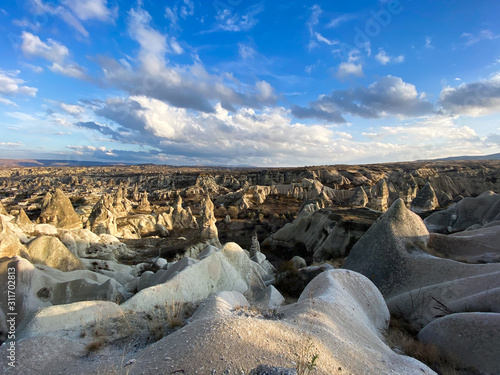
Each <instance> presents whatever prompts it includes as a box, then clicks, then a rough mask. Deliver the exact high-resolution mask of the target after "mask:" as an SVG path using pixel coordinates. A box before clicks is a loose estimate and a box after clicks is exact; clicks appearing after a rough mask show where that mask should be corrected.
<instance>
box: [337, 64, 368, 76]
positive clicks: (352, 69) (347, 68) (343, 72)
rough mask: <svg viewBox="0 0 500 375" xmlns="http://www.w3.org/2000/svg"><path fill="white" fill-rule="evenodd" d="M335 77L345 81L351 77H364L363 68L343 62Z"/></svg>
mask: <svg viewBox="0 0 500 375" xmlns="http://www.w3.org/2000/svg"><path fill="white" fill-rule="evenodd" d="M335 76H336V77H337V78H338V79H340V80H345V79H346V78H349V77H350V76H353V77H364V73H363V66H362V65H361V64H355V63H352V62H343V63H341V64H340V65H339V66H338V68H337V73H335Z"/></svg>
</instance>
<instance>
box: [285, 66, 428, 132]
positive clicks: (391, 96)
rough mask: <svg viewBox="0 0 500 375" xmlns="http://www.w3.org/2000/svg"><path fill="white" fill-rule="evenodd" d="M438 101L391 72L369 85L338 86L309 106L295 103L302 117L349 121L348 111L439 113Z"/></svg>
mask: <svg viewBox="0 0 500 375" xmlns="http://www.w3.org/2000/svg"><path fill="white" fill-rule="evenodd" d="M435 112H436V109H435V108H434V105H433V104H432V103H430V102H428V101H426V100H425V95H423V93H418V92H417V89H416V87H415V86H414V85H412V84H410V83H406V82H404V81H403V80H402V79H401V78H399V77H394V76H391V75H388V76H386V77H382V78H380V79H379V80H378V81H376V82H373V83H372V84H370V85H368V86H367V87H363V86H360V87H357V88H355V89H350V90H336V91H334V92H333V93H331V94H330V95H320V96H319V97H318V99H317V100H316V101H314V102H311V103H309V106H308V107H306V108H303V107H293V109H292V114H293V115H294V116H296V117H298V118H318V119H324V120H327V121H330V122H336V123H345V122H346V120H345V118H344V117H343V115H345V114H351V115H354V116H358V117H363V118H381V117H388V116H391V115H392V116H399V117H413V116H422V115H427V114H431V113H435Z"/></svg>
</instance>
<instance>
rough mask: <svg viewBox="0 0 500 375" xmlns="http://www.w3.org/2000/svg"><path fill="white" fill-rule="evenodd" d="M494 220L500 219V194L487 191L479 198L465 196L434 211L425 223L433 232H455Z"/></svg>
mask: <svg viewBox="0 0 500 375" xmlns="http://www.w3.org/2000/svg"><path fill="white" fill-rule="evenodd" d="M494 221H500V195H498V194H496V193H494V192H492V191H485V192H484V193H482V194H481V195H479V196H478V197H477V198H470V197H468V198H464V199H462V200H461V201H460V202H458V203H456V204H455V205H452V206H451V207H450V208H448V209H446V210H444V211H439V212H435V213H433V214H432V215H430V216H428V217H427V218H426V219H425V225H426V226H427V228H428V229H429V231H431V232H435V233H455V232H461V231H463V230H465V229H467V228H470V227H472V226H475V228H476V229H477V226H479V227H480V226H482V225H485V224H488V223H491V222H494Z"/></svg>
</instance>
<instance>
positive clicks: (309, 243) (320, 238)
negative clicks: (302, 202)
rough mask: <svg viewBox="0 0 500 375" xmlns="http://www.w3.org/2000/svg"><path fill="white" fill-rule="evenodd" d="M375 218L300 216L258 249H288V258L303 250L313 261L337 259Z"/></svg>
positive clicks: (362, 214) (328, 213)
mask: <svg viewBox="0 0 500 375" xmlns="http://www.w3.org/2000/svg"><path fill="white" fill-rule="evenodd" d="M377 217H378V215H377V214H376V213H374V212H372V211H369V210H363V211H355V210H335V211H333V210H331V209H321V210H318V211H315V212H313V213H301V214H300V215H299V217H298V218H297V219H296V220H294V221H293V223H289V224H286V225H285V226H284V227H283V228H281V229H280V230H278V231H277V232H276V233H273V234H272V235H271V236H269V237H268V238H266V239H265V240H264V242H263V243H262V245H263V246H268V247H270V248H272V249H275V251H278V250H279V249H280V248H281V249H289V250H288V252H289V253H290V254H294V253H296V251H297V249H298V248H300V247H305V250H306V253H309V254H310V256H312V257H313V258H314V259H315V260H327V259H335V258H341V257H345V256H346V255H347V254H348V252H349V250H350V249H351V247H352V245H353V244H354V243H355V242H356V241H357V240H358V239H360V238H361V236H363V234H364V233H365V232H366V231H367V230H368V228H369V227H370V225H371V224H373V222H375V220H376V219H377ZM301 255H302V256H305V255H306V254H301ZM292 256H293V255H292ZM290 257H291V256H290Z"/></svg>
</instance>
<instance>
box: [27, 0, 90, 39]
mask: <svg viewBox="0 0 500 375" xmlns="http://www.w3.org/2000/svg"><path fill="white" fill-rule="evenodd" d="M30 2H31V4H30V5H31V6H30V10H31V11H32V12H33V13H35V14H42V15H43V14H49V15H52V16H56V17H59V18H61V19H62V20H63V21H64V22H66V23H67V24H68V25H70V26H71V27H73V28H74V29H75V30H76V31H78V32H79V33H80V34H81V35H82V36H84V37H88V36H89V32H88V31H87V30H86V29H85V27H84V26H83V25H82V23H81V22H80V21H79V20H78V18H77V17H75V16H74V15H73V13H72V12H71V10H69V9H68V8H66V7H64V6H62V5H58V6H52V5H51V4H47V3H44V2H43V1H42V0H30Z"/></svg>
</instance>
